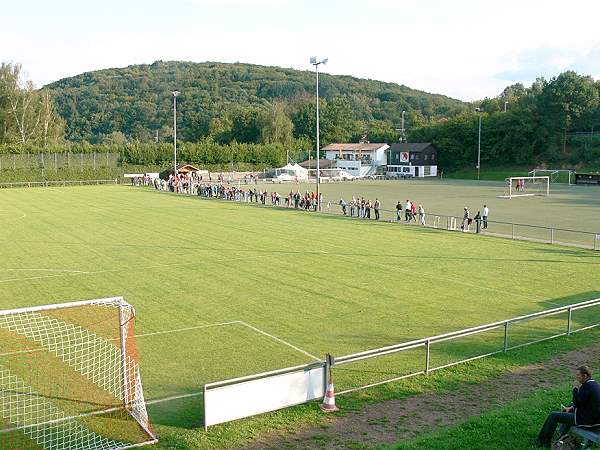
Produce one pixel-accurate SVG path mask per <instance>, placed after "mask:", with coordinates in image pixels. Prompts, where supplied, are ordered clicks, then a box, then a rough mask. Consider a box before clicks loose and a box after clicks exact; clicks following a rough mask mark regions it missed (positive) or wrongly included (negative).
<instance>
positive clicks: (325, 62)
mask: <svg viewBox="0 0 600 450" xmlns="http://www.w3.org/2000/svg"><path fill="white" fill-rule="evenodd" d="M327 61H329V58H325V59H324V60H323V61H321V62H322V63H323V64H327Z"/></svg>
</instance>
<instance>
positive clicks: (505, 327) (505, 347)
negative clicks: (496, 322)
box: [503, 321, 508, 353]
mask: <svg viewBox="0 0 600 450" xmlns="http://www.w3.org/2000/svg"><path fill="white" fill-rule="evenodd" d="M503 351H504V353H506V352H507V351H508V321H506V322H504V346H503Z"/></svg>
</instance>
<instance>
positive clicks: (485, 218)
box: [482, 205, 490, 230]
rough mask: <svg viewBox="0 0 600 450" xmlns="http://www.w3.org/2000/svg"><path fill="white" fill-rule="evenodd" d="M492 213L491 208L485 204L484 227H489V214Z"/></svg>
mask: <svg viewBox="0 0 600 450" xmlns="http://www.w3.org/2000/svg"><path fill="white" fill-rule="evenodd" d="M489 214H490V209H489V208H488V207H487V205H483V215H482V216H483V229H484V230H485V229H487V225H488V216H489Z"/></svg>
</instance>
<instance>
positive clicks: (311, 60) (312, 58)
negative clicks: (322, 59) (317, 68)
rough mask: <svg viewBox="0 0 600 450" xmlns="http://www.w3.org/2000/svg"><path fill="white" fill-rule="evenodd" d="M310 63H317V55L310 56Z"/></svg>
mask: <svg viewBox="0 0 600 450" xmlns="http://www.w3.org/2000/svg"><path fill="white" fill-rule="evenodd" d="M310 63H311V64H316V63H317V57H316V56H311V57H310Z"/></svg>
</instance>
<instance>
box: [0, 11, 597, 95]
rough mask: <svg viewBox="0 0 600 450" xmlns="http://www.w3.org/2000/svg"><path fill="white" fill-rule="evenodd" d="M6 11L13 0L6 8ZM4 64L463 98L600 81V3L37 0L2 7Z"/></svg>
mask: <svg viewBox="0 0 600 450" xmlns="http://www.w3.org/2000/svg"><path fill="white" fill-rule="evenodd" d="M3 3H5V2H3ZM0 10H1V11H2V14H1V15H0V21H1V23H2V26H0V61H3V62H18V63H21V64H22V65H23V70H24V72H25V73H26V75H27V76H28V77H29V78H30V79H31V80H32V81H33V82H34V83H35V84H36V86H42V85H44V84H47V83H50V82H52V81H56V80H59V79H61V78H65V77H69V76H73V75H77V74H79V73H82V72H87V71H92V70H99V69H106V68H112V67H124V66H128V65H131V64H141V63H147V64H150V63H152V62H154V61H157V60H163V61H174V60H180V61H194V62H204V61H218V62H228V63H233V62H244V63H251V64H261V65H269V66H279V67H289V68H294V69H300V70H312V67H311V66H310V64H309V59H310V56H313V55H316V56H318V57H320V58H328V59H329V62H328V63H327V65H326V66H322V67H321V69H320V70H322V71H324V72H327V73H331V74H339V75H351V76H355V77H359V78H370V79H375V80H381V81H387V82H393V83H397V84H403V85H406V86H409V87H411V88H414V89H419V90H423V91H427V92H432V93H439V94H444V95H448V96H450V97H454V98H458V99H461V100H465V101H472V100H477V99H482V98H484V97H495V96H496V95H498V94H500V92H502V90H503V89H504V88H505V87H506V86H508V85H510V84H513V83H517V82H521V83H524V84H525V85H530V84H531V82H533V81H535V79H536V78H537V77H540V76H543V77H545V78H547V79H549V78H551V77H553V76H556V75H558V74H559V73H561V72H562V71H565V70H576V71H577V72H578V73H580V74H583V75H591V76H592V77H594V78H595V79H600V25H599V23H600V22H599V19H598V18H600V1H599V0H571V1H567V0H562V1H556V0H545V1H540V0H519V1H516V0H502V1H498V2H486V1H482V0H477V1H475V0H454V1H451V0H448V1H441V0H420V1H413V0H395V1H394V0H368V1H367V0H345V1H341V0H304V1H302V0H169V1H166V0H162V1H157V0H146V1H141V0H102V1H90V0H88V1H85V0H53V1H47V0H43V1H41V0H29V1H21V2H16V1H12V2H10V4H2V6H0Z"/></svg>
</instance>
